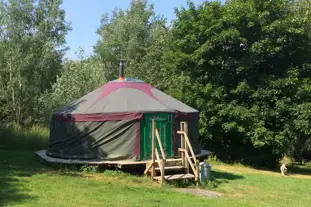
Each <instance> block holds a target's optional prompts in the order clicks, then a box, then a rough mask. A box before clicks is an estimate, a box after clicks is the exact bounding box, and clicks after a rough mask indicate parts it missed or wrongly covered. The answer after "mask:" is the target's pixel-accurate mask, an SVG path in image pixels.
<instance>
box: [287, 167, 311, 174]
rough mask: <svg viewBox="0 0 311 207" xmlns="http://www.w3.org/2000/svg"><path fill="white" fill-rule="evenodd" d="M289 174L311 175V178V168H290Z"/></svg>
mask: <svg viewBox="0 0 311 207" xmlns="http://www.w3.org/2000/svg"><path fill="white" fill-rule="evenodd" d="M287 169H288V173H289V174H300V175H310V176H311V167H309V166H297V165H294V166H289V167H288V168H287Z"/></svg>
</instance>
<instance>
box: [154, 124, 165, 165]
mask: <svg viewBox="0 0 311 207" xmlns="http://www.w3.org/2000/svg"><path fill="white" fill-rule="evenodd" d="M155 134H156V137H157V140H158V144H159V147H160V151H161V155H162V159H164V160H165V159H166V156H165V153H164V149H163V146H162V142H161V139H160V136H159V132H158V129H155Z"/></svg>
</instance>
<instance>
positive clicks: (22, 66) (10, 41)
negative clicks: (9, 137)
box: [0, 0, 70, 124]
mask: <svg viewBox="0 0 311 207" xmlns="http://www.w3.org/2000/svg"><path fill="white" fill-rule="evenodd" d="M60 4H61V1H60V0H55V1H49V0H20V1H15V0H9V1H4V2H3V1H2V2H1V4H0V20H1V21H0V26H1V30H0V51H1V52H0V68H1V70H0V94H1V95H0V103H1V105H0V118H2V117H7V118H8V120H10V121H16V122H18V123H21V124H27V123H28V124H29V123H31V122H33V121H35V120H34V119H35V117H34V116H33V114H34V106H36V105H37V103H38V98H39V96H40V94H41V93H42V92H44V91H45V90H46V89H48V88H50V87H51V83H53V82H54V81H55V78H56V75H57V74H58V73H59V71H60V68H61V58H62V56H63V53H64V51H65V48H64V47H63V45H64V43H65V35H66V34H67V31H68V30H69V29H70V27H69V25H68V24H67V23H66V22H65V20H64V18H65V12H64V10H62V9H60V8H59V7H60Z"/></svg>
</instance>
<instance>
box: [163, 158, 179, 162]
mask: <svg viewBox="0 0 311 207" xmlns="http://www.w3.org/2000/svg"><path fill="white" fill-rule="evenodd" d="M175 161H176V162H178V161H182V159H181V158H169V159H166V162H175Z"/></svg>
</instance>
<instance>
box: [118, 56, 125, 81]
mask: <svg viewBox="0 0 311 207" xmlns="http://www.w3.org/2000/svg"><path fill="white" fill-rule="evenodd" d="M124 63H125V60H124V59H120V71H119V79H118V80H119V81H123V80H124Z"/></svg>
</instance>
